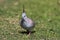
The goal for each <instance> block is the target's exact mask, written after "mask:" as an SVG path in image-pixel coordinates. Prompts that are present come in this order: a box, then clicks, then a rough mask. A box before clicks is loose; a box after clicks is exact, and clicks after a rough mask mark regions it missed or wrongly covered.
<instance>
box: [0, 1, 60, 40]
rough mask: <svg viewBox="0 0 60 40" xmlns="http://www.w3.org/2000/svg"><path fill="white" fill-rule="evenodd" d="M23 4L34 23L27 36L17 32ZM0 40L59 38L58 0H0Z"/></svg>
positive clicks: (59, 12)
mask: <svg viewBox="0 0 60 40" xmlns="http://www.w3.org/2000/svg"><path fill="white" fill-rule="evenodd" d="M23 5H24V6H25V11H26V14H27V16H28V17H29V18H31V19H33V20H34V21H35V23H36V26H35V28H34V30H35V31H36V32H35V33H33V34H31V35H30V36H29V37H27V35H26V34H21V33H19V32H18V31H25V30H24V29H22V28H21V27H20V25H19V20H20V19H21V14H22V9H23ZM0 40H60V0H0Z"/></svg>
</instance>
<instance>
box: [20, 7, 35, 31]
mask: <svg viewBox="0 0 60 40" xmlns="http://www.w3.org/2000/svg"><path fill="white" fill-rule="evenodd" d="M20 26H21V27H22V28H24V29H25V30H27V31H31V30H32V29H33V28H34V27H35V23H34V22H33V20H32V19H30V18H28V17H27V16H26V13H25V10H24V6H23V12H22V19H21V21H20Z"/></svg>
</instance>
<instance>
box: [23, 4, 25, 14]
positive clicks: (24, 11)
mask: <svg viewBox="0 0 60 40" xmlns="http://www.w3.org/2000/svg"><path fill="white" fill-rule="evenodd" d="M24 12H25V8H24V5H23V13H24Z"/></svg>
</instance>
